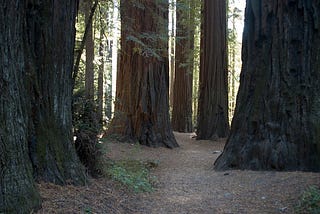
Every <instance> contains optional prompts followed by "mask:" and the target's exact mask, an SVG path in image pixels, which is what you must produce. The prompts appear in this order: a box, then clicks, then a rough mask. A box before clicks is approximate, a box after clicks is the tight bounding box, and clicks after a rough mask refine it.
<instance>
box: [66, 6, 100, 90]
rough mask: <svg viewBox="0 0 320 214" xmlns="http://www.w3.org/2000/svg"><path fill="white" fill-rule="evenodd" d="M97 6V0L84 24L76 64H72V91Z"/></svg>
mask: <svg viewBox="0 0 320 214" xmlns="http://www.w3.org/2000/svg"><path fill="white" fill-rule="evenodd" d="M97 6H98V0H96V1H95V2H94V5H93V6H92V8H91V11H90V16H89V18H88V21H87V23H86V28H85V31H84V34H83V37H82V41H81V44H80V48H79V50H78V55H77V59H76V62H75V64H74V67H73V74H72V89H73V88H74V85H75V82H76V77H77V76H78V73H79V65H80V60H81V55H82V53H83V49H84V46H85V42H86V39H87V35H88V31H89V27H90V25H91V24H92V19H93V15H94V12H95V10H96V8H97Z"/></svg>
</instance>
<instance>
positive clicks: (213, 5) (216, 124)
mask: <svg viewBox="0 0 320 214" xmlns="http://www.w3.org/2000/svg"><path fill="white" fill-rule="evenodd" d="M226 13H227V11H226V1H213V0H205V1H204V5H203V14H202V19H203V20H202V36H201V55H200V85H199V104H198V106H199V107H198V125H197V139H214V138H217V137H226V136H227V134H228V132H229V123H228V87H227V81H228V79H227V76H228V73H227V43H226V25H227V22H226V19H227V14H226Z"/></svg>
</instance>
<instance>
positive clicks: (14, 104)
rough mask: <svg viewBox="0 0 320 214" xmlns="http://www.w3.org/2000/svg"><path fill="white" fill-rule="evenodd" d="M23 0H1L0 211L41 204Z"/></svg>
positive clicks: (17, 210) (19, 210) (26, 209)
mask: <svg viewBox="0 0 320 214" xmlns="http://www.w3.org/2000/svg"><path fill="white" fill-rule="evenodd" d="M22 2H23V1H18V2H16V1H12V0H4V1H2V2H1V4H0V32H1V33H0V44H1V46H0V213H30V211H31V210H33V209H36V208H38V207H39V205H40V197H39V194H38V192H37V189H36V187H35V185H34V181H33V177H32V165H31V161H30V158H29V156H28V143H27V134H28V132H27V126H28V117H27V111H26V106H27V105H28V99H27V94H26V91H25V81H24V76H25V75H26V72H25V58H24V55H23V40H24V35H25V33H24V31H23V29H24V26H23V25H24V21H25V5H24V3H22Z"/></svg>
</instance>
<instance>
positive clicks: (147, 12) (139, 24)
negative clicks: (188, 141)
mask: <svg viewBox="0 0 320 214" xmlns="http://www.w3.org/2000/svg"><path fill="white" fill-rule="evenodd" d="M120 11H121V53H120V62H119V63H120V69H119V70H118V74H117V91H116V105H115V117H114V119H113V121H112V123H111V127H110V129H109V131H108V132H109V134H110V133H114V134H119V135H122V136H125V137H127V138H128V139H131V140H132V139H133V140H137V141H139V142H140V143H141V144H143V145H147V146H151V147H159V146H164V147H169V148H173V147H177V146H178V144H177V143H176V140H175V138H174V136H173V133H172V129H171V125H170V121H169V113H168V111H169V109H168V108H169V107H168V106H169V104H168V81H169V77H168V72H169V71H168V68H169V66H168V47H167V46H168V24H167V23H168V20H167V19H168V2H166V1H163V0H161V1H154V0H135V1H121V6H120Z"/></svg>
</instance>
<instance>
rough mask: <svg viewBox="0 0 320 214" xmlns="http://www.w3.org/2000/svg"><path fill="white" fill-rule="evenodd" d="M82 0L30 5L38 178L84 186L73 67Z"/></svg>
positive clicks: (32, 129)
mask: <svg viewBox="0 0 320 214" xmlns="http://www.w3.org/2000/svg"><path fill="white" fill-rule="evenodd" d="M76 8H77V1H76V0H66V1H58V0H55V1H49V0H39V1H31V0H30V1H28V14H27V15H28V17H27V32H28V34H27V40H28V41H27V43H28V48H27V50H26V54H27V55H28V72H29V74H30V75H29V80H28V91H29V95H28V96H29V97H30V99H31V100H30V103H31V105H30V116H31V120H30V121H29V148H30V154H31V160H32V164H33V167H34V170H35V176H36V177H37V178H38V179H42V180H45V181H50V182H54V183H58V184H65V183H66V182H71V183H74V184H83V183H84V180H85V175H84V170H83V167H82V165H81V164H80V161H79V160H78V157H77V155H76V153H75V149H74V145H73V143H72V142H73V136H72V121H71V99H72V77H71V75H72V66H73V49H74V36H75V27H74V24H75V16H76V12H77V11H76Z"/></svg>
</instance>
